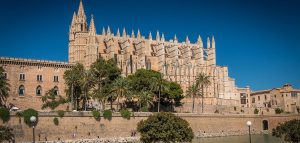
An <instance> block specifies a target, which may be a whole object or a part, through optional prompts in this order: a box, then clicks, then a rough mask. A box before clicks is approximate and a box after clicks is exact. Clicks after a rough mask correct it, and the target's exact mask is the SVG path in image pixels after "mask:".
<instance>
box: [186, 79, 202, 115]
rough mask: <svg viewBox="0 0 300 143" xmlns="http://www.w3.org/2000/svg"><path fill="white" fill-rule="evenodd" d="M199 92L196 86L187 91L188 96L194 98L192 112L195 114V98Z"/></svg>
mask: <svg viewBox="0 0 300 143" xmlns="http://www.w3.org/2000/svg"><path fill="white" fill-rule="evenodd" d="M198 92H199V89H198V88H197V86H196V85H195V84H193V85H192V86H190V87H189V88H188V90H187V93H186V94H187V96H189V97H192V98H193V105H192V112H193V113H194V109H195V97H196V96H197V94H198Z"/></svg>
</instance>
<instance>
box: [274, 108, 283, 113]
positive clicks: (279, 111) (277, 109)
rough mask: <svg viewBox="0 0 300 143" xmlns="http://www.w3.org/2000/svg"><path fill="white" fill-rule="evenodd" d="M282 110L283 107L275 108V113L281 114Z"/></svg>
mask: <svg viewBox="0 0 300 143" xmlns="http://www.w3.org/2000/svg"><path fill="white" fill-rule="evenodd" d="M282 112H283V109H281V108H275V114H281V113H282Z"/></svg>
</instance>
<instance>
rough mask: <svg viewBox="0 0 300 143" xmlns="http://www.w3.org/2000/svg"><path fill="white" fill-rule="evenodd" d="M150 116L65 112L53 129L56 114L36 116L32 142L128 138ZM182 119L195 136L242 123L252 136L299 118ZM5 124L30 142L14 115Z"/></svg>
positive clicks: (235, 130) (228, 131)
mask: <svg viewBox="0 0 300 143" xmlns="http://www.w3.org/2000/svg"><path fill="white" fill-rule="evenodd" d="M150 114H151V113H135V114H134V117H132V118H131V119H130V120H126V119H123V118H122V117H120V115H119V114H117V113H116V114H114V115H113V118H112V120H111V121H108V120H105V119H104V118H101V120H100V121H96V120H95V119H94V118H93V117H92V115H91V113H90V112H69V113H66V114H65V116H64V117H63V118H59V125H58V126H55V125H54V123H53V118H54V117H55V116H56V113H39V123H38V125H37V127H36V128H35V133H36V141H39V140H40V141H45V140H46V139H47V140H48V141H50V140H58V139H60V140H78V139H82V138H84V139H93V138H98V137H99V138H113V137H130V136H131V132H132V131H134V130H136V126H137V123H138V122H139V121H140V120H142V119H146V118H147V116H149V115H150ZM176 115H178V116H180V117H182V118H184V119H186V120H187V121H188V122H189V123H190V125H191V127H192V128H193V131H194V133H195V135H196V136H197V137H203V136H226V135H241V134H246V133H247V131H248V130H247V129H248V128H247V126H246V122H247V121H248V120H249V121H252V123H253V125H252V129H251V131H252V132H253V133H262V132H268V131H271V129H272V128H274V127H276V125H277V124H278V123H279V122H284V121H287V120H291V119H296V118H297V119H300V116H299V115H276V116H275V115H273V116H271V115H220V114H205V115H200V114H192V113H180V114H176ZM263 120H267V121H268V123H269V130H266V131H263V128H262V121H263ZM6 125H8V126H11V127H12V128H14V133H15V135H16V140H17V142H21V141H31V140H32V128H29V127H28V126H27V125H25V124H24V123H23V118H22V119H21V120H20V119H19V118H18V117H17V116H15V115H12V117H11V119H10V121H9V122H8V123H6Z"/></svg>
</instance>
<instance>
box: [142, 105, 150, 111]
mask: <svg viewBox="0 0 300 143" xmlns="http://www.w3.org/2000/svg"><path fill="white" fill-rule="evenodd" d="M140 112H149V110H148V107H146V106H144V107H142V108H140Z"/></svg>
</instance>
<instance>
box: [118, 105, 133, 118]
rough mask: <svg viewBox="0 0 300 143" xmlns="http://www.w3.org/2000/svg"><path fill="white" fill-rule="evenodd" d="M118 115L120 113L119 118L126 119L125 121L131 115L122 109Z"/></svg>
mask: <svg viewBox="0 0 300 143" xmlns="http://www.w3.org/2000/svg"><path fill="white" fill-rule="evenodd" d="M120 113H121V116H122V117H123V118H124V119H127V120H129V119H130V116H131V113H130V111H128V110H127V109H126V108H124V109H122V110H121V111H120Z"/></svg>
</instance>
